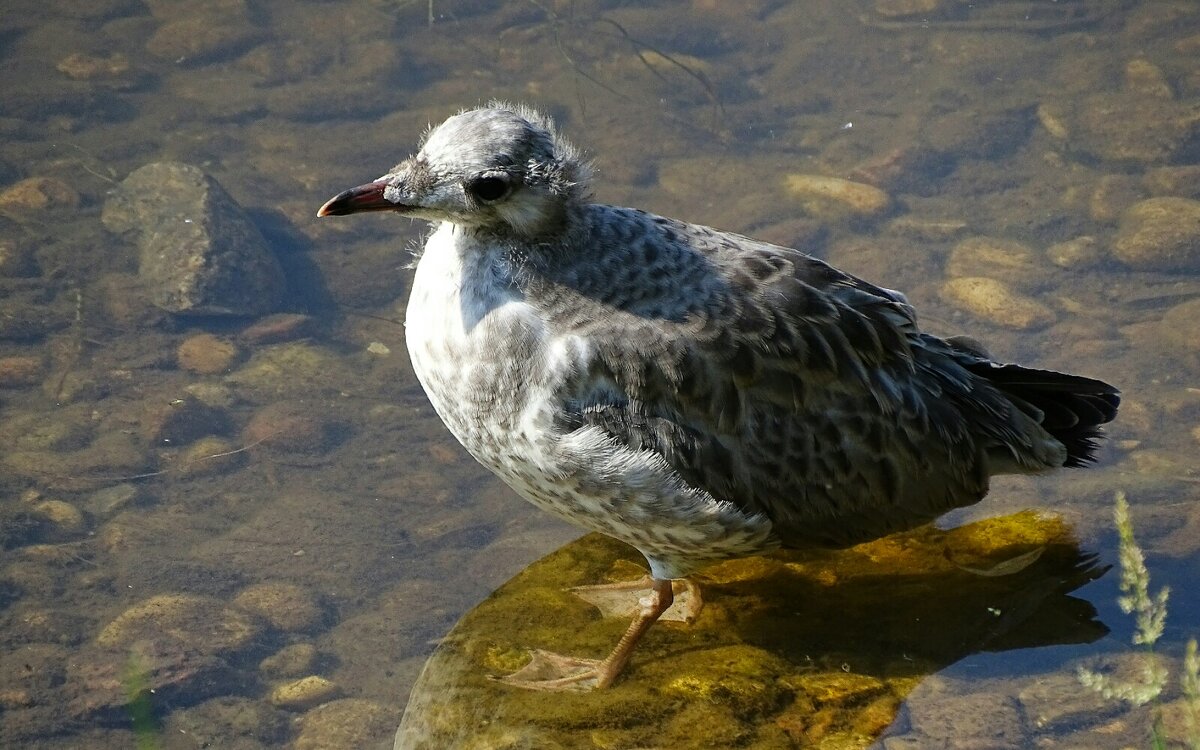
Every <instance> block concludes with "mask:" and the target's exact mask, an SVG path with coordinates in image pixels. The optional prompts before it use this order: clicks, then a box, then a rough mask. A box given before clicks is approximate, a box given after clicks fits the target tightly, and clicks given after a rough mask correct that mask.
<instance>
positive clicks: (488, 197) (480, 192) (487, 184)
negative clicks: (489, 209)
mask: <svg viewBox="0 0 1200 750" xmlns="http://www.w3.org/2000/svg"><path fill="white" fill-rule="evenodd" d="M467 190H468V191H469V192H470V193H471V195H473V196H475V197H476V198H477V199H479V200H481V201H483V202H484V203H491V202H493V201H498V200H500V199H501V198H503V197H504V196H506V195H508V181H507V180H505V179H503V178H500V177H479V178H476V179H474V180H471V182H470V183H468V184H467Z"/></svg>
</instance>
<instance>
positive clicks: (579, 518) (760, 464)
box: [322, 104, 1119, 579]
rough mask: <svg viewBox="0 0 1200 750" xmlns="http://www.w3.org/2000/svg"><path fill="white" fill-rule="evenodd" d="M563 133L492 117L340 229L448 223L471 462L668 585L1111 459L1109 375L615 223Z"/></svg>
mask: <svg viewBox="0 0 1200 750" xmlns="http://www.w3.org/2000/svg"><path fill="white" fill-rule="evenodd" d="M589 177H590V173H589V169H588V167H587V165H586V163H585V162H584V161H583V160H582V158H581V157H580V155H579V154H578V152H576V151H575V150H574V149H573V148H572V147H570V146H569V145H568V144H567V143H566V142H565V141H564V140H563V139H562V138H561V137H560V136H559V135H557V133H556V131H555V129H554V126H553V124H552V123H551V122H550V121H549V120H548V119H546V118H545V117H543V116H541V115H539V114H538V113H536V112H533V111H531V110H528V109H526V108H523V107H519V106H510V105H505V104H492V105H489V106H487V107H484V108H480V109H475V110H470V111H465V112H462V113H460V114H458V115H455V116H454V117H451V118H450V119H448V120H447V121H446V122H445V123H443V124H441V125H439V126H438V127H436V128H434V129H432V130H431V131H430V132H429V133H428V134H427V136H426V137H425V139H424V142H423V144H422V147H421V150H420V152H419V153H418V154H417V155H416V156H414V157H412V158H410V159H408V160H406V161H404V162H402V163H401V164H399V165H397V166H396V167H395V168H393V169H392V170H391V171H389V172H388V174H386V175H384V176H383V177H382V178H381V179H380V180H378V181H376V182H374V183H371V184H369V185H364V186H362V187H360V188H356V189H354V190H350V191H346V192H345V193H343V194H341V195H339V196H337V197H335V198H334V199H332V200H331V201H329V203H327V204H326V206H325V207H323V209H322V215H329V214H335V215H336V214H342V213H353V212H357V211H366V210H389V211H395V212H399V213H401V214H404V215H408V216H411V217H415V218H421V219H427V220H429V221H432V222H434V223H435V225H436V228H435V230H434V232H433V233H432V235H430V236H429V238H428V240H427V242H426V244H425V248H424V251H423V253H422V255H421V256H420V259H419V262H418V265H417V270H416V275H415V279H414V283H413V289H412V293H411V298H410V302H409V306H408V311H407V319H406V329H407V339H408V347H409V351H410V354H411V356H412V362H413V367H414V370H415V371H416V373H417V375H418V377H419V378H420V380H421V383H422V385H423V386H424V387H425V390H426V392H427V393H428V394H429V397H430V400H431V401H432V402H433V405H434V407H435V408H436V410H437V412H438V414H439V415H440V416H441V417H442V419H443V420H444V421H445V423H446V425H447V426H448V427H449V428H450V430H451V431H452V432H453V433H454V434H455V436H456V437H457V438H458V439H459V440H460V441H461V442H462V444H463V445H464V446H465V447H466V449H467V450H468V451H470V452H471V454H472V455H473V456H474V457H475V458H476V459H478V460H479V461H480V463H482V464H483V465H484V466H486V467H488V468H489V469H491V470H492V471H493V472H495V473H496V474H498V475H499V476H500V477H501V478H502V479H503V480H504V481H506V482H507V483H508V484H509V485H511V486H512V487H513V488H514V489H515V490H516V491H517V492H519V493H520V494H522V495H523V496H525V497H526V498H527V499H529V500H530V501H532V502H533V503H534V504H536V505H538V506H539V507H541V508H544V509H545V510H548V511H550V512H552V513H554V514H556V515H558V516H561V517H563V518H566V519H567V520H570V521H573V522H575V523H577V524H579V525H582V526H584V527H587V528H590V529H594V530H598V531H601V532H604V533H606V534H610V535H611V536H614V537H616V538H618V539H621V540H623V541H625V542H628V543H629V544H631V545H633V546H635V547H637V548H638V549H639V550H641V551H642V553H643V554H645V556H646V558H647V559H648V560H649V562H650V564H651V569H652V573H653V574H654V576H655V578H658V579H663V578H677V577H682V576H685V575H687V574H688V573H690V572H691V571H693V570H695V569H696V568H697V567H698V566H701V565H703V564H705V563H707V562H711V561H714V560H718V559H722V558H727V557H735V556H741V555H748V554H754V553H759V552H764V551H768V550H771V549H773V548H775V547H777V546H780V545H786V546H805V545H833V546H844V545H849V544H853V543H856V542H860V541H864V540H868V539H872V538H875V537H878V536H882V535H884V534H887V533H890V532H894V531H899V530H902V529H906V528H911V527H913V526H916V525H919V524H922V523H925V522H927V521H929V520H932V519H933V518H936V517H937V516H939V515H941V514H942V513H944V512H946V511H948V510H950V509H952V508H956V507H960V506H963V505H968V504H971V503H974V502H976V501H978V500H979V499H981V498H982V497H983V496H984V495H985V494H986V493H987V489H988V479H989V477H990V476H992V475H994V474H998V473H1008V472H1026V473H1036V472H1042V471H1047V470H1050V469H1054V468H1057V467H1061V466H1064V465H1067V466H1069V465H1078V464H1082V463H1085V462H1087V461H1089V460H1090V458H1091V455H1092V451H1093V448H1094V443H1093V441H1094V439H1095V438H1096V436H1097V435H1098V426H1099V425H1100V424H1102V423H1105V422H1108V421H1110V420H1111V419H1112V418H1113V417H1114V415H1115V413H1116V408H1117V405H1118V401H1119V399H1118V395H1117V391H1116V389H1114V388H1113V387H1111V386H1109V385H1107V384H1105V383H1102V382H1099V381H1096V380H1091V379H1087V378H1082V377H1077V376H1072V375H1064V374H1060V373H1054V372H1048V371H1041V370H1032V369H1027V368H1022V367H1018V366H1015V365H1005V364H998V363H995V362H993V361H991V359H990V358H989V357H988V356H987V354H986V352H984V351H983V350H982V349H981V348H980V347H979V346H978V345H976V344H974V343H972V342H970V341H969V340H957V339H951V340H945V339H941V338H937V337H934V336H931V335H928V334H925V333H923V332H921V330H920V328H919V327H918V324H917V319H916V315H915V313H914V311H913V309H912V307H911V306H910V305H909V304H908V302H907V301H906V299H905V298H904V296H903V295H901V294H900V293H898V292H894V291H890V290H887V289H883V288H880V287H877V286H874V285H872V284H870V283H868V282H866V281H863V280H861V279H858V278H855V277H854V276H851V275H849V274H847V273H844V272H842V271H839V270H837V269H835V268H833V267H831V266H829V265H828V264H826V263H824V262H823V261H821V260H818V259H816V258H813V257H811V256H808V255H805V254H804V253H802V252H799V251H797V250H793V249H789V248H784V247H779V246H775V245H770V244H767V243H764V242H758V241H756V240H753V239H750V238H747V237H744V236H741V235H736V234H730V233H726V232H720V231H717V230H715V229H710V228H708V227H703V226H697V225H692V224H687V223H684V222H680V221H676V220H673V219H668V218H664V217H661V216H655V215H652V214H648V213H645V212H643V211H638V210H635V209H631V208H618V207H613V206H607V205H601V204H597V203H593V202H591V200H590V199H589V195H588V179H589Z"/></svg>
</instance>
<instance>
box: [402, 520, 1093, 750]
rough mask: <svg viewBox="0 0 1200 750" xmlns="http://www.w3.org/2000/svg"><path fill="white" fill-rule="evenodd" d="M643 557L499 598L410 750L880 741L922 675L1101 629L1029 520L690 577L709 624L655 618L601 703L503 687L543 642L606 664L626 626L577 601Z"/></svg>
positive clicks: (437, 668)
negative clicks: (579, 589)
mask: <svg viewBox="0 0 1200 750" xmlns="http://www.w3.org/2000/svg"><path fill="white" fill-rule="evenodd" d="M633 564H637V565H641V564H643V561H642V560H641V557H640V555H639V554H638V553H637V552H636V551H635V550H633V549H631V548H629V547H627V546H625V545H623V544H620V543H618V542H615V541H613V540H611V539H608V538H606V537H603V536H599V535H589V536H586V537H584V538H583V539H580V540H578V541H576V542H574V543H572V544H569V545H567V546H566V547H563V548H562V549H560V550H558V551H556V552H554V553H552V554H550V555H547V556H546V557H544V558H542V559H541V560H539V561H538V562H536V563H534V564H533V565H531V566H529V567H528V568H526V569H525V570H524V571H522V572H521V573H520V574H519V575H517V576H516V577H514V578H513V579H512V580H510V581H509V582H508V583H506V584H505V585H504V586H502V587H500V589H498V590H497V591H496V592H495V593H494V594H493V595H492V596H491V597H490V598H488V599H487V600H486V601H484V602H483V603H481V604H480V605H479V606H478V607H476V608H475V609H474V610H472V611H471V612H469V613H468V614H467V615H466V616H465V617H464V618H463V619H462V620H461V621H460V622H459V623H458V625H456V626H455V628H454V629H453V630H452V632H451V633H450V635H449V636H448V637H447V638H446V639H445V640H444V641H443V643H442V645H441V646H440V647H439V648H438V650H437V651H436V652H435V653H434V655H433V656H432V657H430V659H429V662H428V663H427V664H426V666H425V669H424V671H423V673H422V675H421V677H420V679H419V680H418V681H417V684H416V686H415V687H414V688H413V691H412V698H411V699H410V701H409V705H408V708H407V710H406V712H405V716H404V720H403V721H402V723H401V725H400V729H399V731H398V732H397V737H396V745H395V747H396V748H397V750H424V749H425V748H439V749H443V750H444V749H447V748H474V747H478V746H480V745H479V741H480V738H481V737H485V736H486V737H489V738H491V739H492V740H493V741H494V744H491V745H487V746H488V747H506V748H507V747H512V748H524V747H530V748H532V747H537V748H552V747H597V748H604V747H614V748H617V747H671V748H678V749H679V750H687V748H710V747H754V748H775V747H778V748H786V747H796V746H802V747H821V748H849V747H866V746H868V745H869V744H870V743H871V742H872V741H873V739H874V738H875V736H877V735H878V734H879V732H881V731H882V730H883V729H884V728H885V727H886V726H887V725H888V724H889V723H890V720H891V718H892V717H893V716H894V715H895V712H896V711H897V710H898V708H899V706H900V704H901V702H902V701H903V699H904V697H905V696H906V695H907V694H908V693H909V691H911V690H912V688H913V687H915V686H916V685H917V684H918V683H919V682H920V680H921V678H922V677H924V676H925V675H928V674H931V673H933V672H935V671H936V670H938V669H941V668H943V667H945V666H947V665H948V664H951V663H953V662H955V661H957V660H959V659H961V658H963V657H964V656H966V655H968V654H971V653H974V652H976V651H980V650H984V649H987V650H998V649H1002V648H1026V647H1031V646H1037V645H1042V644H1049V643H1068V642H1087V641H1091V640H1094V639H1096V638H1098V637H1100V636H1102V635H1103V634H1104V633H1105V632H1106V631H1105V629H1104V627H1103V626H1102V625H1100V624H1099V623H1098V622H1096V621H1095V612H1094V610H1092V609H1091V606H1090V605H1089V604H1087V603H1086V602H1083V601H1081V600H1078V599H1073V598H1071V597H1069V596H1068V594H1069V592H1070V591H1072V590H1074V589H1075V588H1077V587H1079V586H1081V585H1082V584H1084V583H1086V582H1087V581H1089V580H1092V579H1094V578H1095V577H1097V576H1099V575H1100V574H1102V573H1103V572H1104V568H1103V567H1099V566H1097V565H1096V564H1095V561H1094V558H1093V557H1091V556H1088V555H1084V554H1082V553H1081V552H1080V551H1079V549H1078V546H1077V544H1076V542H1075V540H1074V539H1073V537H1072V536H1071V533H1070V531H1069V529H1068V528H1067V526H1066V524H1065V523H1063V522H1062V520H1061V519H1059V518H1057V517H1055V516H1049V515H1045V514H1040V513H1033V512H1025V513H1018V514H1015V515H1011V516H1007V517H1004V518H998V519H991V520H987V521H981V522H978V523H974V524H970V525H968V526H964V527H961V528H959V529H954V530H950V531H943V530H939V529H936V528H933V527H923V528H921V529H917V530H915V531H912V532H908V533H905V534H899V535H895V536H892V537H888V538H885V539H882V540H878V541H875V542H871V543H869V544H864V545H859V546H857V547H853V548H850V549H847V550H841V551H811V550H810V551H787V552H781V553H777V554H775V555H771V556H770V557H766V558H749V559H747V560H737V561H729V562H725V563H721V564H719V565H716V566H713V567H711V568H709V569H708V570H707V571H705V572H703V573H701V574H700V575H698V576H697V577H696V581H697V582H698V583H699V584H700V585H701V588H702V590H703V593H704V600H705V606H704V609H703V611H702V612H701V613H700V616H699V617H698V618H697V620H696V621H695V622H693V623H691V624H686V625H685V624H681V623H675V622H660V623H658V624H656V625H655V626H654V628H652V629H651V630H650V632H649V633H648V634H647V636H646V637H645V638H644V639H643V641H642V643H641V644H640V645H639V647H638V649H637V651H636V652H635V653H634V656H633V660H632V662H631V664H630V666H629V667H628V668H627V670H626V673H625V674H624V675H623V676H622V678H621V679H620V680H619V681H618V682H617V684H616V685H614V686H613V687H611V688H608V689H606V690H599V691H594V692H590V693H575V692H568V693H553V694H548V693H543V692H536V691H528V690H523V689H520V688H516V687H512V686H510V685H508V684H505V683H502V682H499V681H497V680H495V679H493V678H494V677H496V676H500V675H503V674H506V673H509V672H512V671H514V670H516V669H518V668H520V667H521V666H523V664H524V663H525V662H526V661H527V660H528V658H529V657H528V654H529V651H530V649H547V650H553V651H556V652H559V653H564V654H570V655H573V656H586V657H594V658H599V657H602V656H604V655H605V654H606V653H607V652H608V650H609V649H611V648H612V647H613V645H615V643H616V641H617V639H618V638H619V637H620V635H621V633H622V632H623V631H624V629H625V627H626V626H627V625H628V622H627V621H625V620H618V619H606V618H603V617H601V615H600V613H599V612H598V611H597V610H595V609H594V608H592V607H591V606H590V605H588V604H586V603H584V602H583V601H582V600H581V599H579V598H577V597H576V596H574V595H573V594H571V593H570V592H569V591H568V589H570V588H571V587H573V586H580V585H587V584H594V583H601V582H606V581H612V580H622V579H629V578H635V577H636V569H635V568H634V567H632V565H633ZM932 623H936V624H937V627H936V628H934V627H930V624H932ZM701 714H702V715H703V716H702V718H701Z"/></svg>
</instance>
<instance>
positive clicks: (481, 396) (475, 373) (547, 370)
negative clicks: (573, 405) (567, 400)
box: [405, 224, 580, 475]
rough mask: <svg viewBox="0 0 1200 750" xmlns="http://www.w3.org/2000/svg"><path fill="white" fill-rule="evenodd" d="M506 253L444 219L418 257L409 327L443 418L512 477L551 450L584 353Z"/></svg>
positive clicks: (416, 360) (483, 458) (413, 351)
mask: <svg viewBox="0 0 1200 750" xmlns="http://www.w3.org/2000/svg"><path fill="white" fill-rule="evenodd" d="M500 253H501V251H500V249H499V248H492V247H488V246H486V245H485V244H481V243H480V242H479V241H478V240H476V239H474V238H473V237H472V236H471V235H469V234H467V233H465V232H463V231H462V230H461V229H457V228H455V227H453V226H452V225H450V224H442V225H441V226H440V227H439V228H438V229H437V230H436V231H435V232H434V233H433V234H432V235H431V236H430V237H429V240H428V241H427V243H426V245H425V251H424V253H423V254H422V256H421V260H420V261H419V263H418V264H417V271H416V274H415V277H414V279H413V288H412V293H411V296H410V298H409V304H408V311H407V313H406V318H405V329H406V338H407V343H408V350H409V356H410V357H411V359H412V364H413V370H414V372H415V373H416V375H417V378H418V379H419V380H420V381H421V385H422V386H423V387H424V389H425V392H426V394H427V395H428V396H429V400H430V401H431V402H432V404H433V407H434V409H435V410H436V411H437V413H438V415H439V416H440V417H441V418H442V421H443V422H445V423H446V426H447V427H448V428H449V429H450V431H451V432H452V433H454V436H455V437H457V438H458V440H459V442H461V443H462V444H463V446H464V447H465V448H466V449H467V450H468V451H470V452H471V454H472V455H474V456H475V458H476V459H478V460H479V461H480V462H481V463H483V464H484V465H485V466H487V467H488V468H490V469H492V470H493V471H496V472H498V473H501V474H502V475H503V474H508V473H509V471H511V467H509V466H507V464H509V463H511V462H513V461H521V462H528V461H529V460H531V458H532V457H534V456H536V455H537V454H538V453H539V452H540V451H538V450H537V449H538V448H542V449H544V448H545V447H546V446H544V445H539V443H541V442H544V441H545V440H547V439H548V438H549V437H550V436H552V434H553V422H554V417H555V410H556V408H557V407H556V406H555V404H556V403H557V398H556V396H555V393H556V391H557V389H558V388H559V387H560V386H561V383H562V382H563V380H564V378H565V377H566V375H567V373H569V372H570V371H572V370H573V368H574V367H575V366H576V364H575V362H576V359H577V357H578V356H580V352H579V351H578V347H576V346H571V345H569V344H568V343H565V342H564V341H562V340H556V339H555V338H554V337H553V336H552V335H551V333H550V331H549V330H548V328H547V326H546V324H545V322H544V321H543V319H542V316H541V315H540V314H539V313H538V311H537V310H536V309H535V307H534V306H533V305H531V304H530V303H529V302H528V301H527V300H526V299H525V297H524V295H523V294H522V292H521V291H520V290H519V289H518V288H517V287H516V286H515V285H514V284H512V283H511V279H510V278H507V277H506V275H505V273H504V272H503V271H504V268H505V264H504V262H503V261H502V259H501V258H500V257H499V256H500ZM546 468H550V467H546Z"/></svg>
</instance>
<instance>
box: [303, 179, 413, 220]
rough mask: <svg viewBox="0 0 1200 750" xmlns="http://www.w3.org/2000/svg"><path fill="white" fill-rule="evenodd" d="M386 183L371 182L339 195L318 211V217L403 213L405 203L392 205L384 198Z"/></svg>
mask: <svg viewBox="0 0 1200 750" xmlns="http://www.w3.org/2000/svg"><path fill="white" fill-rule="evenodd" d="M387 187H388V183H386V182H369V183H367V184H366V185H359V186H358V187H356V188H350V189H349V190H345V191H343V192H340V193H338V194H337V195H335V196H333V197H332V198H330V199H329V200H327V201H325V205H324V206H321V208H320V209H319V210H318V211H317V216H346V215H347V214H357V213H362V212H363V211H403V210H404V209H406V208H408V206H405V205H404V204H403V203H392V202H391V201H389V200H387V199H386V198H384V197H383V191H384V190H385V189H386V188H387Z"/></svg>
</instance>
